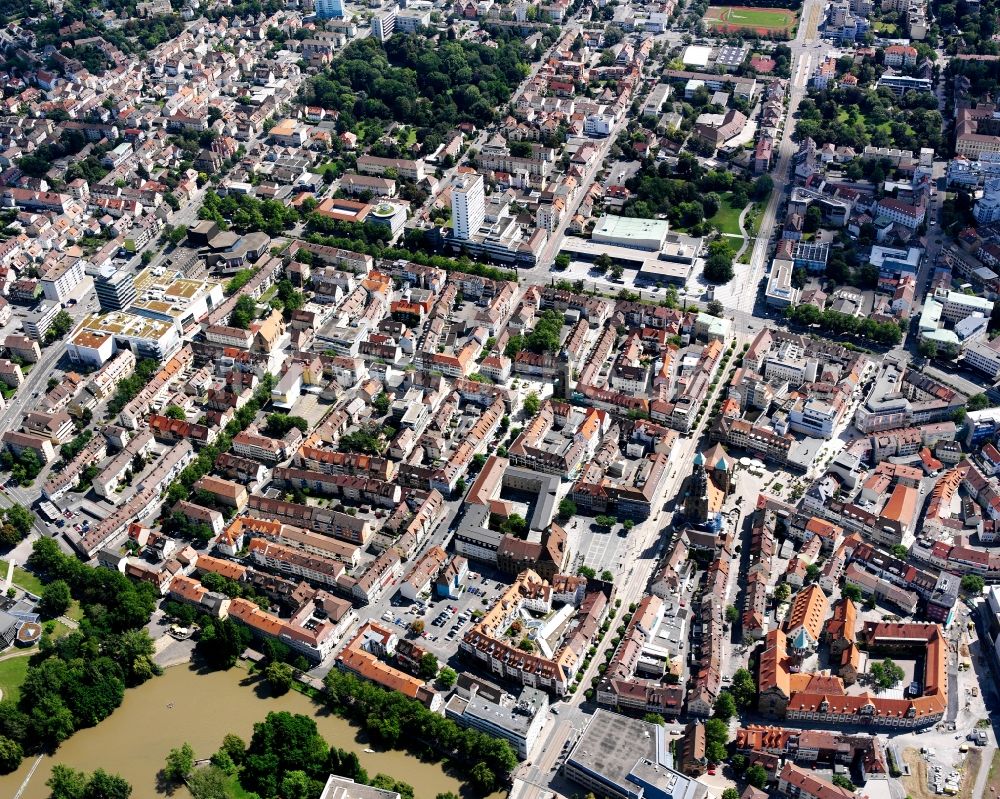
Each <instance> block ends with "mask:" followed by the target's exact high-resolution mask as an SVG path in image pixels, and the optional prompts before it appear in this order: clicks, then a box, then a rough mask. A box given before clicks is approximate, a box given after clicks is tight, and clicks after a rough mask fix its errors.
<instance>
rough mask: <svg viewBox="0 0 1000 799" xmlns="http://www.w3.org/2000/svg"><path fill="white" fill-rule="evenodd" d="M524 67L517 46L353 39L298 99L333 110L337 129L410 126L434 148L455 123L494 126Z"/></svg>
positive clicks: (417, 39)
mask: <svg viewBox="0 0 1000 799" xmlns="http://www.w3.org/2000/svg"><path fill="white" fill-rule="evenodd" d="M528 60H529V59H528V55H527V53H526V50H525V48H524V45H523V44H522V42H521V41H520V40H517V39H511V40H509V41H504V40H503V38H502V37H501V40H500V42H499V44H498V46H497V47H495V48H493V47H487V46H486V45H483V44H478V43H474V42H468V41H437V40H431V39H428V38H427V37H424V36H420V35H407V36H394V37H392V39H390V40H389V41H387V42H385V43H384V45H383V44H380V43H379V42H378V41H377V40H375V39H374V38H371V37H369V38H366V39H357V40H355V41H353V42H351V43H350V44H349V45H348V46H347V47H346V48H344V50H343V52H342V53H341V56H340V57H339V58H338V59H337V60H336V61H335V62H334V63H333V64H331V65H330V67H329V68H328V69H327V70H326V72H324V73H323V74H322V75H320V76H318V77H316V78H314V79H312V80H310V81H309V82H308V83H307V84H306V86H305V88H304V89H303V92H302V95H303V97H302V99H303V101H304V102H305V103H306V104H307V105H318V106H321V107H323V108H326V109H328V110H335V111H338V112H339V114H340V116H339V119H338V127H340V129H342V130H352V129H354V128H356V127H358V123H359V122H365V123H366V124H365V125H364V128H365V129H366V130H367V129H368V128H369V127H373V126H372V125H371V124H370V122H378V123H383V124H388V123H390V122H400V123H403V124H406V125H413V126H415V127H416V128H417V129H418V130H417V139H418V141H421V142H422V143H423V146H424V148H428V147H431V148H433V147H436V146H437V144H438V143H440V141H441V140H442V137H443V136H444V134H445V133H446V132H447V131H448V130H450V129H451V128H453V127H454V126H455V125H456V124H458V123H459V122H473V123H475V124H476V125H478V126H480V127H482V126H484V125H487V124H489V123H490V122H492V121H493V120H494V119H496V116H497V113H498V109H500V108H504V107H506V105H507V103H508V101H509V100H510V93H511V91H512V90H513V89H514V88H515V87H516V86H517V85H518V84H519V83H520V81H521V79H522V78H523V77H524V76H525V74H526V73H527V69H528ZM374 127H375V128H376V129H377V128H378V125H375V126H374ZM376 138H377V136H376Z"/></svg>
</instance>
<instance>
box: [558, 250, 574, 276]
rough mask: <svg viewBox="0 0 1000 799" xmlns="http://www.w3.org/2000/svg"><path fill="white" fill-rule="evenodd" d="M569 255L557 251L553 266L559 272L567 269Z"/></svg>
mask: <svg viewBox="0 0 1000 799" xmlns="http://www.w3.org/2000/svg"><path fill="white" fill-rule="evenodd" d="M569 264H570V257H569V255H567V254H566V253H564V252H561V253H559V254H558V255H557V256H556V258H555V268H556V269H557V270H558V271H560V272H565V271H566V270H567V269H569Z"/></svg>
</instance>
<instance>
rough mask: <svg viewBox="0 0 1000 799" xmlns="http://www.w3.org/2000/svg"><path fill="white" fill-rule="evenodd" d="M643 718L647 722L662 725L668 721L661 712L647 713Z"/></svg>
mask: <svg viewBox="0 0 1000 799" xmlns="http://www.w3.org/2000/svg"><path fill="white" fill-rule="evenodd" d="M642 720H643V721H645V722H646V723H647V724H658V725H659V726H661V727H663V726H665V725H666V723H667V721H666V719H664V718H663V716H661V715H660V714H659V713H647V714H646V715H645V716H643V717H642Z"/></svg>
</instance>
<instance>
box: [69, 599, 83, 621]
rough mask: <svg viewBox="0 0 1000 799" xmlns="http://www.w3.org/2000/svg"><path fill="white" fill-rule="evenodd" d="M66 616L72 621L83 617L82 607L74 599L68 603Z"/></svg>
mask: <svg viewBox="0 0 1000 799" xmlns="http://www.w3.org/2000/svg"><path fill="white" fill-rule="evenodd" d="M66 618H67V619H72V620H73V621H80V619H82V618H83V608H81V607H80V603H79V602H77V601H76V600H75V599H74V600H73V601H72V602H70V603H69V607H68V608H67V609H66Z"/></svg>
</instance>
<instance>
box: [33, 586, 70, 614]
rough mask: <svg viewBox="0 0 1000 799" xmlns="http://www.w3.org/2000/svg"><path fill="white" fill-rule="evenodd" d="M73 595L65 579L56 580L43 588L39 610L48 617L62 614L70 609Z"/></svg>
mask: <svg viewBox="0 0 1000 799" xmlns="http://www.w3.org/2000/svg"><path fill="white" fill-rule="evenodd" d="M72 599H73V597H72V596H71V595H70V590H69V585H67V584H66V581H65V580H54V581H53V582H51V583H49V584H48V585H46V586H45V588H43V589H42V597H41V600H40V601H39V603H38V610H39V612H40V613H41V614H42V616H44V617H45V618H47V619H55V618H57V617H59V616H62V615H63V614H64V613H65V612H66V611H67V610H68V609H69V603H70V602H71V601H72Z"/></svg>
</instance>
